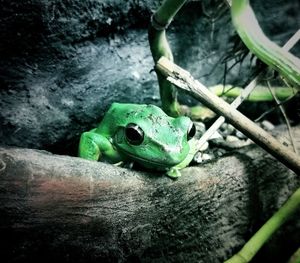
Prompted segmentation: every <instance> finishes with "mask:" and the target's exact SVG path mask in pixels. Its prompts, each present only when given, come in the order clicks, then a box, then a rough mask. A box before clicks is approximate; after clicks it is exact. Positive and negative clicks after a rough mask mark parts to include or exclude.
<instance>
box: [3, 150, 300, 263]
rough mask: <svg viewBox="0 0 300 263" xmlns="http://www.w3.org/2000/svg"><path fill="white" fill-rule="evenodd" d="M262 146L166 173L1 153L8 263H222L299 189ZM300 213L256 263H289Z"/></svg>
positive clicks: (15, 152)
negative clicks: (170, 175) (173, 177)
mask: <svg viewBox="0 0 300 263" xmlns="http://www.w3.org/2000/svg"><path fill="white" fill-rule="evenodd" d="M299 184H300V179H299V176H296V175H295V174H294V173H293V172H291V171H290V170H289V169H287V168H286V167H285V166H283V165H282V164H281V163H279V162H278V161H276V160H275V159H273V158H272V157H270V155H268V154H266V152H264V151H263V150H261V149H259V148H257V147H256V146H254V145H253V146H250V147H248V148H246V149H245V150H244V151H243V152H240V153H237V152H236V153H234V154H232V155H229V156H227V157H223V158H220V159H219V160H217V161H214V162H210V163H207V164H203V165H201V166H194V167H189V168H186V169H184V170H183V172H182V177H181V178H179V179H178V180H176V181H173V180H171V179H169V178H168V177H166V176H162V175H161V174H153V173H151V174H150V173H145V172H138V171H132V170H128V169H124V168H119V167H115V166H112V165H109V164H105V163H101V162H99V163H97V162H91V161H86V160H83V159H79V158H74V157H68V156H59V155H53V154H49V153H47V152H43V151H37V150H30V149H20V148H7V147H2V148H0V215H1V217H0V240H1V241H0V243H1V262H35V261H36V262H37V261H38V262H48V261H49V262H50V261H52V262H57V261H64V262H214V263H215V262H222V261H223V260H225V259H227V258H229V257H230V256H231V255H233V254H234V253H235V252H236V251H238V249H240V248H241V246H242V245H243V244H244V243H245V242H246V241H247V239H248V238H249V237H251V235H252V234H253V233H254V232H255V230H257V229H258V228H259V227H260V226H261V224H262V223H263V222H265V221H266V220H267V219H268V218H269V217H270V216H271V215H272V214H273V213H274V212H275V211H276V210H277V209H278V208H279V207H280V206H281V205H282V204H283V202H284V201H285V200H286V199H287V198H288V196H289V195H290V194H291V193H292V192H293V191H294V190H295V189H296V188H297V187H298V186H299ZM299 216H300V213H299V212H298V213H296V215H295V217H294V218H293V219H292V220H290V221H288V223H287V224H286V225H284V226H283V228H282V229H281V231H279V232H278V233H276V235H275V236H274V237H273V238H272V239H271V240H270V242H269V243H268V244H267V246H265V247H264V248H263V250H262V251H261V252H260V253H259V255H258V256H257V257H256V261H254V262H261V260H265V262H284V261H283V260H286V259H287V258H288V257H289V256H290V255H291V254H292V252H294V251H295V250H296V248H297V245H299V244H300V222H299Z"/></svg>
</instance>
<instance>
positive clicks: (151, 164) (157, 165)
mask: <svg viewBox="0 0 300 263" xmlns="http://www.w3.org/2000/svg"><path fill="white" fill-rule="evenodd" d="M121 151H122V152H124V154H125V155H126V156H128V157H129V159H131V160H133V161H136V162H138V163H139V164H140V165H142V166H144V167H146V168H151V169H154V170H168V169H169V168H171V167H173V166H175V165H177V164H179V163H181V162H182V161H183V160H184V159H185V158H186V156H184V157H183V158H182V160H179V161H173V162H172V161H170V160H168V161H165V163H162V159H160V161H156V160H153V159H151V160H150V159H147V158H143V157H140V156H136V155H133V154H132V153H130V152H128V151H127V150H124V149H121Z"/></svg>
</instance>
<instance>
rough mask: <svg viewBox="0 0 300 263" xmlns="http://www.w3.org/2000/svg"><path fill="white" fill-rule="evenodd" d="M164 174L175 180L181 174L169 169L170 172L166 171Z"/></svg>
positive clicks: (176, 170)
mask: <svg viewBox="0 0 300 263" xmlns="http://www.w3.org/2000/svg"><path fill="white" fill-rule="evenodd" d="M166 174H167V176H169V177H170V178H172V179H177V178H178V177H180V176H181V173H180V172H179V170H178V169H170V171H168V172H167V173H166Z"/></svg>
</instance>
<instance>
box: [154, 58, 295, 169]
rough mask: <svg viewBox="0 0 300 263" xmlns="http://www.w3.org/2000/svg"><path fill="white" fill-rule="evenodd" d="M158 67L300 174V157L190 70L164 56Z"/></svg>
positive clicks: (180, 86) (161, 71)
mask: <svg viewBox="0 0 300 263" xmlns="http://www.w3.org/2000/svg"><path fill="white" fill-rule="evenodd" d="M156 68H157V70H158V71H159V72H160V73H161V74H162V75H164V76H166V77H167V80H169V81H170V82H172V83H173V84H174V85H176V86H177V87H179V88H181V89H183V90H185V91H187V92H188V93H189V94H190V95H191V96H193V97H194V98H196V99H198V100H199V101H201V102H202V103H203V104H205V105H206V106H207V107H209V108H210V109H212V110H213V111H214V112H216V113H218V114H220V115H222V116H224V117H225V118H226V119H227V120H228V122H230V123H231V124H232V125H233V126H234V127H235V128H237V129H238V130H240V131H241V132H243V133H244V134H245V135H246V136H248V137H249V138H250V139H252V140H253V141H254V142H256V143H257V144H258V145H259V146H261V147H262V148H263V149H265V150H266V151H267V152H269V153H270V154H271V155H273V156H274V157H275V158H277V160H278V161H280V162H282V163H283V164H285V165H286V166H287V167H288V168H290V169H291V170H293V171H294V172H295V173H296V174H298V175H300V158H299V156H297V155H296V154H295V153H294V152H292V151H290V150H289V149H288V148H287V147H285V146H284V145H282V144H280V143H279V142H278V141H277V140H276V139H275V138H273V137H272V136H271V135H270V134H268V133H267V132H266V131H265V130H263V129H262V128H260V127H259V126H257V125H256V124H255V123H254V122H253V121H251V120H249V119H248V118H247V117H245V116H244V115H243V114H242V113H240V112H239V111H238V110H236V109H234V108H233V107H232V106H230V105H229V104H228V103H227V102H225V101H224V100H222V99H221V98H219V97H218V96H216V95H215V94H213V93H212V92H210V91H209V90H208V89H207V88H206V87H205V86H203V85H202V84H201V83H200V82H199V81H197V80H194V78H193V77H192V76H191V74H190V73H189V72H187V71H186V70H184V69H182V68H180V67H179V66H177V65H176V64H174V63H172V62H171V61H169V60H168V59H167V58H164V57H162V58H160V60H159V61H158V62H157V65H156Z"/></svg>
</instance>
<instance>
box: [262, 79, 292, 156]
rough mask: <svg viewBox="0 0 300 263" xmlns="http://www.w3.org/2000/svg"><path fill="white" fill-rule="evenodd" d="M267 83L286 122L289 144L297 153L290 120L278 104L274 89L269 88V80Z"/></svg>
mask: <svg viewBox="0 0 300 263" xmlns="http://www.w3.org/2000/svg"><path fill="white" fill-rule="evenodd" d="M267 85H268V88H269V90H270V92H271V94H272V96H273V98H274V100H275V102H276V104H277V105H278V107H279V109H280V111H281V113H282V115H283V118H284V120H285V123H286V126H287V130H288V133H289V136H290V139H291V144H292V147H293V150H294V152H295V153H296V154H298V151H297V148H296V145H295V141H294V137H293V134H292V129H291V125H290V122H289V119H288V117H287V115H286V113H285V109H284V107H283V106H282V105H281V104H280V101H279V100H278V98H277V96H276V94H275V92H274V90H273V89H272V88H271V85H270V82H269V81H267Z"/></svg>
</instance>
